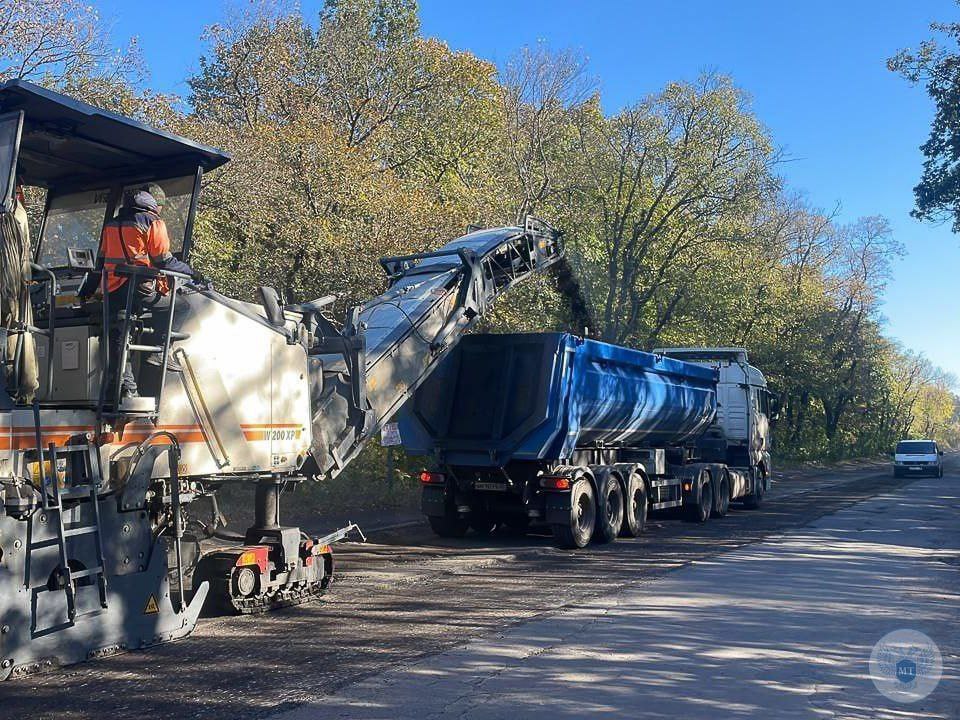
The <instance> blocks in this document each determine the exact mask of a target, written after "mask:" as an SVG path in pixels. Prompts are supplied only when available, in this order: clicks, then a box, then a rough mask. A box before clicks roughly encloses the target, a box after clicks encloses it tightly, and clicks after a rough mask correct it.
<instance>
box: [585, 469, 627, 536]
mask: <svg viewBox="0 0 960 720" xmlns="http://www.w3.org/2000/svg"><path fill="white" fill-rule="evenodd" d="M597 485H598V489H599V498H598V500H597V523H596V528H595V529H594V531H593V539H594V540H595V541H596V542H599V543H608V542H613V541H614V540H616V539H617V535H618V534H619V532H620V527H621V526H622V525H623V505H624V503H623V487H622V486H621V485H620V481H619V480H618V479H617V476H616V475H614V474H613V473H605V474H603V475H601V476H600V479H599V480H598V482H597Z"/></svg>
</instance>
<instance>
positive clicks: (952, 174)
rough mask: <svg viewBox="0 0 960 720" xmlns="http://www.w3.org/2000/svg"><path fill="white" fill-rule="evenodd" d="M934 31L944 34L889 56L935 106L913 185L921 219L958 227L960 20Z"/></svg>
mask: <svg viewBox="0 0 960 720" xmlns="http://www.w3.org/2000/svg"><path fill="white" fill-rule="evenodd" d="M931 29H932V30H933V31H934V32H937V33H941V34H942V35H944V38H943V41H942V42H941V41H938V40H936V39H931V40H926V41H924V42H922V43H920V46H919V47H918V48H917V49H916V50H901V51H900V52H898V53H897V54H896V55H894V56H893V57H892V58H890V59H889V60H888V61H887V66H888V67H889V68H890V70H893V71H895V72H899V73H900V74H902V75H903V76H904V77H905V78H907V79H908V80H909V81H910V82H912V83H921V82H922V83H924V85H925V86H926V89H927V93H928V94H929V95H930V97H931V99H932V100H933V101H934V103H935V105H936V111H935V114H934V118H933V122H932V124H931V126H930V136H929V138H928V139H927V141H926V142H925V143H924V144H923V145H921V148H920V149H921V150H922V151H923V155H924V158H925V160H924V162H923V174H922V175H921V178H920V182H919V184H917V186H916V187H915V188H914V195H915V198H916V208H915V209H914V210H913V212H912V214H913V216H914V217H916V218H919V219H920V220H935V221H944V220H947V219H952V221H953V231H954V232H960V114H958V112H957V108H958V107H960V54H958V52H957V47H956V46H957V45H958V44H960V23H934V24H933V25H931Z"/></svg>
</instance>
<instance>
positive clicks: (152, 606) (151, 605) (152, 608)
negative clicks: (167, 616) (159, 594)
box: [143, 594, 160, 615]
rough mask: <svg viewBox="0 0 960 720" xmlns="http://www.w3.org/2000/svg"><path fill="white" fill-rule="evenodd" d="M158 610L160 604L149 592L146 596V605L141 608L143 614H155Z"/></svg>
mask: <svg viewBox="0 0 960 720" xmlns="http://www.w3.org/2000/svg"><path fill="white" fill-rule="evenodd" d="M158 612H160V606H159V605H158V604H157V599H156V598H155V597H154V596H153V595H152V594H151V595H150V597H148V598H147V606H146V607H145V608H144V609H143V614H144V615H156V614H157V613H158Z"/></svg>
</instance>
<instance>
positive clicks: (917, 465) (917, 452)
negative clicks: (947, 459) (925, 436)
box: [893, 440, 943, 477]
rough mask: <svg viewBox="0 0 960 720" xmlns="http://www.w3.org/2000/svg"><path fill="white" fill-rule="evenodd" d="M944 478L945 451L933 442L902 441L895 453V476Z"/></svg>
mask: <svg viewBox="0 0 960 720" xmlns="http://www.w3.org/2000/svg"><path fill="white" fill-rule="evenodd" d="M925 474H926V475H933V476H934V477H943V450H941V449H940V448H938V447H937V443H936V442H934V441H933V440H901V441H900V442H898V443H897V449H896V450H895V451H894V453H893V476H894V477H904V476H905V475H925Z"/></svg>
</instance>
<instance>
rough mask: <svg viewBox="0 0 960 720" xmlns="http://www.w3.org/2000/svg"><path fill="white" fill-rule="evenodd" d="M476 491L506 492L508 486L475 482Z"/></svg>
mask: <svg viewBox="0 0 960 720" xmlns="http://www.w3.org/2000/svg"><path fill="white" fill-rule="evenodd" d="M473 489H474V490H493V491H494V492H506V491H507V486H506V485H504V484H503V483H495V482H475V483H474V484H473Z"/></svg>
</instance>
